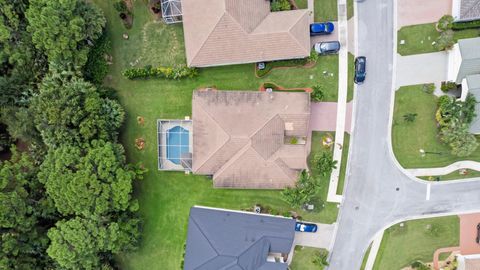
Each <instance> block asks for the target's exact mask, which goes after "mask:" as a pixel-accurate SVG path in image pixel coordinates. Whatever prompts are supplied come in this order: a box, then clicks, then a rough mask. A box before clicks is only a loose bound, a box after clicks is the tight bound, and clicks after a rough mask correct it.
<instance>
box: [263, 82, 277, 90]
mask: <svg viewBox="0 0 480 270" xmlns="http://www.w3.org/2000/svg"><path fill="white" fill-rule="evenodd" d="M263 88H265V89H267V88H272V90H278V89H280V87H279V86H278V85H276V84H274V83H272V82H266V83H263Z"/></svg>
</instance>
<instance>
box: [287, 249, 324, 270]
mask: <svg viewBox="0 0 480 270" xmlns="http://www.w3.org/2000/svg"><path fill="white" fill-rule="evenodd" d="M321 250H322V251H324V252H327V251H326V250H325V249H319V248H312V247H304V246H295V250H294V253H293V260H292V263H291V264H290V270H318V269H320V266H319V265H318V264H315V263H313V259H314V258H315V257H316V256H318V255H319V253H320V251H321Z"/></svg>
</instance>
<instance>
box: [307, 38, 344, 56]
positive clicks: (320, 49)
mask: <svg viewBox="0 0 480 270" xmlns="http://www.w3.org/2000/svg"><path fill="white" fill-rule="evenodd" d="M313 48H314V49H315V51H316V52H317V53H319V54H334V53H338V51H339V50H340V42H338V41H328V42H319V43H315V46H314V47H313Z"/></svg>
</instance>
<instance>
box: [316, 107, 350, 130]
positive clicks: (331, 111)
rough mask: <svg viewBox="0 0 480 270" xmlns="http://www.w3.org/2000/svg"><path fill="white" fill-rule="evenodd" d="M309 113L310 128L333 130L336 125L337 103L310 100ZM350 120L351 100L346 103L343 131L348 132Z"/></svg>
mask: <svg viewBox="0 0 480 270" xmlns="http://www.w3.org/2000/svg"><path fill="white" fill-rule="evenodd" d="M310 106H311V111H310V112H311V114H310V130H313V131H335V128H336V127H337V103H336V102H312V103H311V105H310ZM351 122H352V102H351V101H350V102H348V103H347V113H346V115H345V131H346V132H348V133H350V127H351Z"/></svg>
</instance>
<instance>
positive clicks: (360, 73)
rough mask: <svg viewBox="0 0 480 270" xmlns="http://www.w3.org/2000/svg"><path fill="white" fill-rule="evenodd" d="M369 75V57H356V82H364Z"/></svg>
mask: <svg viewBox="0 0 480 270" xmlns="http://www.w3.org/2000/svg"><path fill="white" fill-rule="evenodd" d="M366 76H367V58H366V57H365V56H359V57H357V58H355V78H354V81H355V83H356V84H362V83H363V81H365V77H366Z"/></svg>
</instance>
